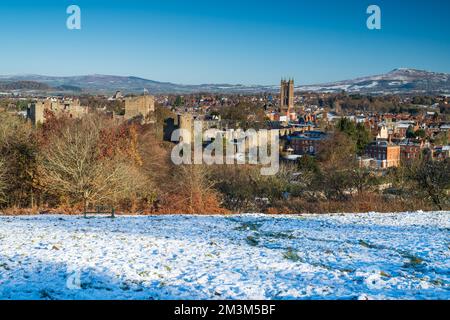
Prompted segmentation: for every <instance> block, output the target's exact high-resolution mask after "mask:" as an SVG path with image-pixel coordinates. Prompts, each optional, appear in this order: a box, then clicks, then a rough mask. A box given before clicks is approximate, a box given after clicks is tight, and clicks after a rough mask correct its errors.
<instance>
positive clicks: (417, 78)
mask: <svg viewBox="0 0 450 320" xmlns="http://www.w3.org/2000/svg"><path fill="white" fill-rule="evenodd" d="M296 89H297V90H305V91H315V92H339V91H346V92H351V93H368V94H389V93H423V92H434V93H449V92H450V74H448V73H436V72H428V71H423V70H416V69H405V68H402V69H395V70H392V71H391V72H389V73H386V74H382V75H376V76H368V77H363V78H357V79H353V80H346V81H338V82H333V83H327V84H320V85H312V86H299V87H296Z"/></svg>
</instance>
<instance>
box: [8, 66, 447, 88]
mask: <svg viewBox="0 0 450 320" xmlns="http://www.w3.org/2000/svg"><path fill="white" fill-rule="evenodd" d="M299 80H300V81H301V79H297V83H298V81H299ZM2 83H3V87H1V85H2ZM21 86H22V87H21ZM2 88H3V89H2ZM144 88H145V89H147V90H148V91H149V92H151V93H153V94H160V93H180V94H183V93H185V94H188V93H195V92H216V93H258V92H278V91H279V85H273V86H263V85H241V84H200V85H183V84H175V83H171V82H158V81H154V80H148V79H143V78H138V77H132V76H113V75H98V74H94V75H85V76H70V77H54V76H42V75H18V76H0V89H1V90H17V89H24V90H25V89H28V90H30V89H32V90H43V91H47V90H49V89H51V90H56V91H71V92H75V93H77V92H81V91H83V92H87V93H104V94H111V93H113V92H115V91H117V90H121V91H123V92H125V93H139V92H143V90H144ZM296 90H297V91H312V92H340V91H346V92H350V93H365V94H392V93H424V92H433V93H447V94H448V93H450V75H449V74H447V73H436V72H428V71H423V70H415V69H395V70H392V71H391V72H389V73H386V74H382V75H376V76H368V77H362V78H357V79H353V80H345V81H338V82H333V83H326V84H318V85H306V86H304V85H297V86H296Z"/></svg>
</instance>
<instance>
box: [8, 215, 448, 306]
mask: <svg viewBox="0 0 450 320" xmlns="http://www.w3.org/2000/svg"><path fill="white" fill-rule="evenodd" d="M449 230H450V213H449V212H431V213H424V212H416V213H402V214H379V213H369V214H340V215H297V216H267V215H240V216H183V215H179V216H146V217H131V216H127V217H118V218H116V219H111V218H107V217H98V216H96V217H91V218H88V219H84V218H83V217H79V216H63V215H62V216H59V215H58V216H57V215H42V216H19V217H6V216H5V217H0V299H450V236H449V235H450V232H449Z"/></svg>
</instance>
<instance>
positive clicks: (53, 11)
mask: <svg viewBox="0 0 450 320" xmlns="http://www.w3.org/2000/svg"><path fill="white" fill-rule="evenodd" d="M71 4H76V5H78V6H80V8H81V14H82V17H81V19H82V29H81V30H68V29H67V28H66V19H67V17H68V15H67V14H66V8H67V7H68V6H69V5H71ZM371 4H377V5H379V6H380V7H381V10H382V29H381V30H372V31H371V30H368V29H367V27H366V20H367V17H368V15H367V14H366V9H367V7H368V6H369V5H371ZM449 12H450V1H442V0H427V1H425V0H410V1H404V0H372V1H366V0H340V1H335V0H315V1H312V0H311V1H306V0H305V1H303V0H296V1H293V0H284V1H283V0H279V1H274V0H259V1H257V0H240V1H237V0H209V1H206V0H154V1H151V0H149V1H143V0H142V1H138V0H128V1H117V0H104V1H100V0H71V1H66V0H59V1H56V0H55V1H49V0H41V1H31V0H29V1H25V0H2V1H1V2H0V40H1V41H0V43H1V45H0V74H23V73H35V74H46V75H81V74H94V73H98V74H115V75H133V76H139V77H144V78H148V79H152V80H158V81H170V82H176V83H185V84H200V83H243V84H276V83H278V82H279V79H280V78H281V77H294V78H295V80H296V83H300V84H312V83H320V82H328V81H335V80H343V79H349V78H353V77H357V76H364V75H371V74H378V73H384V72H387V71H390V70H391V69H394V68H397V67H411V68H419V69H427V70H431V71H440V72H450V59H449V58H450V40H449V39H450V27H449V24H448V14H449Z"/></svg>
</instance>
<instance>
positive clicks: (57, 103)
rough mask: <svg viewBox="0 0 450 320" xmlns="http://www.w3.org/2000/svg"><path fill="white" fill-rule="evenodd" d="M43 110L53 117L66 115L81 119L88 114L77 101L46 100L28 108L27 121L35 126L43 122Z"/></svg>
mask: <svg viewBox="0 0 450 320" xmlns="http://www.w3.org/2000/svg"><path fill="white" fill-rule="evenodd" d="M45 110H48V111H51V112H53V113H54V114H55V115H57V116H58V115H63V114H64V115H67V116H68V117H69V118H81V117H82V116H83V115H85V114H87V113H88V107H85V106H82V105H81V103H80V100H79V99H71V98H46V99H43V100H38V101H36V102H34V103H32V104H30V105H29V106H28V109H27V119H29V120H31V123H32V124H33V125H34V126H36V125H38V124H43V123H44V121H45Z"/></svg>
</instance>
